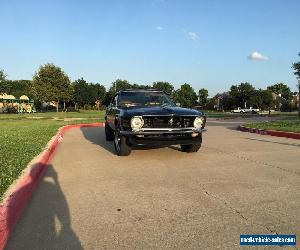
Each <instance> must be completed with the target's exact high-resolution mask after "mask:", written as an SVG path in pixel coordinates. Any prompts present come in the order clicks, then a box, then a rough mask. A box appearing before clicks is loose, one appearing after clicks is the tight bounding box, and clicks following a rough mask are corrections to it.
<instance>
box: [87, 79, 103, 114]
mask: <svg viewBox="0 0 300 250" xmlns="http://www.w3.org/2000/svg"><path fill="white" fill-rule="evenodd" d="M89 93H90V104H91V105H93V104H96V106H97V109H99V106H100V105H101V104H102V103H103V101H104V98H105V93H106V90H105V87H104V86H103V85H101V84H99V83H96V84H92V83H90V84H89Z"/></svg>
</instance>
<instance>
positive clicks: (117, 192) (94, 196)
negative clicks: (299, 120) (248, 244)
mask: <svg viewBox="0 0 300 250" xmlns="http://www.w3.org/2000/svg"><path fill="white" fill-rule="evenodd" d="M238 124H239V121H236V120H224V121H218V120H212V121H209V122H208V125H207V129H208V131H207V132H205V133H204V134H203V144H202V148H201V149H200V151H199V152H198V153H194V154H187V153H183V152H181V151H179V148H178V147H175V146H172V147H168V148H158V149H147V150H146V149H137V150H133V151H132V154H131V155H130V156H128V157H118V156H116V155H115V153H114V148H113V143H112V142H106V141H105V136H104V129H103V128H82V129H73V130H71V131H69V132H68V133H67V134H66V135H65V137H64V140H63V142H62V144H61V146H60V148H59V150H58V152H57V153H56V155H55V158H54V160H53V162H52V165H51V166H49V169H48V172H47V174H46V176H45V177H44V179H43V181H42V182H41V183H40V186H39V188H38V190H37V191H36V192H35V194H34V196H33V198H32V200H31V202H30V204H29V205H28V207H27V209H26V210H25V212H24V214H23V216H22V218H21V220H20V221H19V223H18V225H17V227H16V229H15V231H14V233H13V234H12V235H11V238H10V240H9V243H8V245H7V249H14V250H16V249H26V250H27V249H237V248H239V247H240V246H239V236H240V234H296V235H298V238H299V235H300V227H299V225H300V215H299V211H300V192H299V190H300V164H299V157H300V141H299V140H293V139H286V138H278V137H271V136H262V135H258V134H250V133H244V132H240V131H237V130H236V129H235V128H236V126H237V125H238ZM298 241H299V239H298ZM297 244H298V246H299V243H297ZM251 249H252V248H251ZM260 249H264V248H260ZM266 249H269V248H266ZM273 249H274V248H273ZM278 249H282V247H278Z"/></svg>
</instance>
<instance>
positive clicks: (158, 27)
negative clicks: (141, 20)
mask: <svg viewBox="0 0 300 250" xmlns="http://www.w3.org/2000/svg"><path fill="white" fill-rule="evenodd" d="M156 29H157V30H163V29H164V28H163V27H161V26H157V27H156Z"/></svg>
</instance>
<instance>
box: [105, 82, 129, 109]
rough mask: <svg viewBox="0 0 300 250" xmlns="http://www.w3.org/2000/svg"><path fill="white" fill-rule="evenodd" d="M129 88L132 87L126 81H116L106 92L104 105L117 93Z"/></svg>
mask: <svg viewBox="0 0 300 250" xmlns="http://www.w3.org/2000/svg"><path fill="white" fill-rule="evenodd" d="M131 88H132V85H131V84H130V83H129V82H128V81H127V80H121V79H117V80H116V81H114V82H113V83H112V86H111V87H110V88H109V90H108V91H107V93H106V96H105V101H104V104H105V105H108V104H109V103H110V102H111V100H112V99H113V97H114V95H115V94H116V93H117V92H118V91H120V90H124V89H131Z"/></svg>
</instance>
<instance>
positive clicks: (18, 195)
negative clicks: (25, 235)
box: [0, 123, 104, 250]
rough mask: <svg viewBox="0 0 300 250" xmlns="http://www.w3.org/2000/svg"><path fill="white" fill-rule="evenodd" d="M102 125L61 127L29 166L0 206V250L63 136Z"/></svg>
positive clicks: (102, 124) (3, 246)
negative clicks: (72, 131) (79, 129)
mask: <svg viewBox="0 0 300 250" xmlns="http://www.w3.org/2000/svg"><path fill="white" fill-rule="evenodd" d="M103 126H104V123H92V124H78V125H67V126H64V127H62V128H61V129H60V130H59V131H58V132H57V134H56V136H55V138H54V140H53V141H52V143H51V144H50V145H49V146H48V148H47V149H45V150H44V152H43V153H42V156H41V158H40V160H39V162H37V163H35V164H34V165H33V166H31V168H30V170H29V171H28V173H26V175H24V176H23V177H22V178H21V179H19V180H18V181H17V183H16V185H15V187H14V190H13V192H12V194H11V195H10V196H9V197H7V198H6V199H5V200H4V201H3V202H2V203H1V204H0V249H1V250H3V249H4V248H5V246H6V243H7V241H8V238H9V235H10V234H11V232H12V231H13V229H14V228H15V226H16V225H17V222H18V220H19V219H20V216H21V215H22V212H23V211H24V209H25V207H26V206H27V203H28V202H29V200H30V198H31V196H32V194H33V192H34V190H35V189H36V188H37V186H38V184H39V182H40V181H41V179H42V178H43V176H44V173H45V172H46V171H47V169H48V166H49V163H50V162H51V160H52V159H53V157H54V155H55V152H56V150H57V148H58V146H59V144H60V143H61V141H62V139H63V136H64V134H65V133H66V132H67V131H68V130H70V129H72V128H82V127H103Z"/></svg>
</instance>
